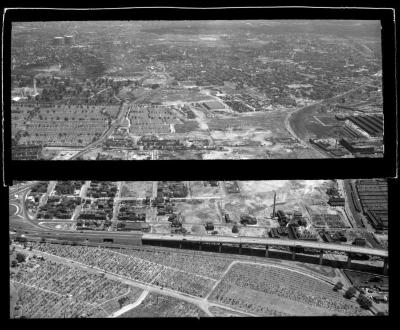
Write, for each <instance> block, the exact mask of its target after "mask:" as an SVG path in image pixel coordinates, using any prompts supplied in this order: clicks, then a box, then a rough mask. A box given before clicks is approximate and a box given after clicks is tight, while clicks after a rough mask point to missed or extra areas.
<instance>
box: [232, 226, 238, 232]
mask: <svg viewBox="0 0 400 330" xmlns="http://www.w3.org/2000/svg"><path fill="white" fill-rule="evenodd" d="M238 232H239V227H238V225H233V227H232V233H234V234H237V233H238Z"/></svg>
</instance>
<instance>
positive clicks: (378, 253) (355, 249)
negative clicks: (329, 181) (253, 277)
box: [10, 184, 388, 273]
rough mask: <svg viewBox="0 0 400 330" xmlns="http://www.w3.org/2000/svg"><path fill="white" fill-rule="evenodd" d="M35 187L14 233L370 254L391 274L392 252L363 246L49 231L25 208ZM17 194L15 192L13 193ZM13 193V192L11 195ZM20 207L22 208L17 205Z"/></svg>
mask: <svg viewBox="0 0 400 330" xmlns="http://www.w3.org/2000/svg"><path fill="white" fill-rule="evenodd" d="M31 185H32V184H29V185H27V186H25V187H24V189H20V190H19V191H20V192H23V195H20V196H19V210H18V212H17V213H18V214H19V217H18V218H16V215H10V230H13V231H15V232H17V233H20V234H24V235H26V236H29V237H36V238H45V239H56V240H66V241H86V242H88V241H92V242H96V243H115V244H122V245H124V244H130V245H132V244H133V245H141V244H142V242H143V241H145V242H147V243H150V244H154V245H157V244H158V245H161V244H163V243H166V242H170V243H175V244H178V245H179V246H180V247H181V246H182V243H191V244H198V245H199V249H201V246H202V245H205V244H212V245H219V247H220V248H219V251H221V247H222V245H235V246H238V247H239V254H241V250H242V246H243V245H246V246H257V247H259V246H263V247H265V255H266V256H268V250H269V247H274V246H277V247H286V248H289V249H290V250H291V251H292V256H293V260H294V259H295V255H296V250H298V249H304V248H306V249H312V250H316V251H319V253H320V263H322V259H323V254H324V253H330V252H332V251H334V252H340V253H345V254H347V255H348V266H349V268H350V266H351V258H352V255H366V256H374V257H379V258H383V260H384V273H386V271H387V259H388V251H387V250H383V249H376V248H368V247H361V246H355V245H345V244H335V243H322V242H314V241H300V240H288V239H276V238H256V237H229V236H198V235H174V234H154V233H141V232H137V233H136V232H112V231H90V230H87V231H67V230H60V229H49V228H46V227H42V226H40V225H39V224H38V223H37V222H36V221H35V220H31V219H30V218H29V216H28V214H27V210H26V206H25V203H24V201H25V197H26V194H27V193H28V192H29V189H30V187H31ZM13 193H14V192H13ZM13 193H11V192H10V195H12V194H13ZM17 206H18V205H17Z"/></svg>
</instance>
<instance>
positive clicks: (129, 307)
mask: <svg viewBox="0 0 400 330" xmlns="http://www.w3.org/2000/svg"><path fill="white" fill-rule="evenodd" d="M148 294H149V290H143V292H142V294H141V295H140V297H139V298H138V299H137V300H136V301H135V302H134V303H132V304H129V305H126V306H124V307H122V308H121V309H120V310H118V311H116V312H114V313H112V314H111V315H109V316H108V317H118V316H120V315H122V314H124V313H126V312H128V311H130V310H131V309H134V308H136V307H137V306H139V305H140V304H141V303H142V302H143V300H145V298H146V297H147V295H148Z"/></svg>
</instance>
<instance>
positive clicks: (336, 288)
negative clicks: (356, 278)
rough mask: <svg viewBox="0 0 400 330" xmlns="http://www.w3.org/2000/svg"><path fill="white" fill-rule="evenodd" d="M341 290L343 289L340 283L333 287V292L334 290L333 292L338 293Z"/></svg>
mask: <svg viewBox="0 0 400 330" xmlns="http://www.w3.org/2000/svg"><path fill="white" fill-rule="evenodd" d="M342 289H343V283H342V282H340V281H338V282H337V283H336V284H335V286H334V287H333V290H334V291H339V290H342Z"/></svg>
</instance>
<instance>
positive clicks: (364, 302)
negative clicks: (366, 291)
mask: <svg viewBox="0 0 400 330" xmlns="http://www.w3.org/2000/svg"><path fill="white" fill-rule="evenodd" d="M357 302H358V303H359V304H360V306H361V308H364V309H370V308H371V307H372V301H371V300H369V299H368V298H367V297H366V296H365V295H363V294H360V295H359V296H358V298H357Z"/></svg>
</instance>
